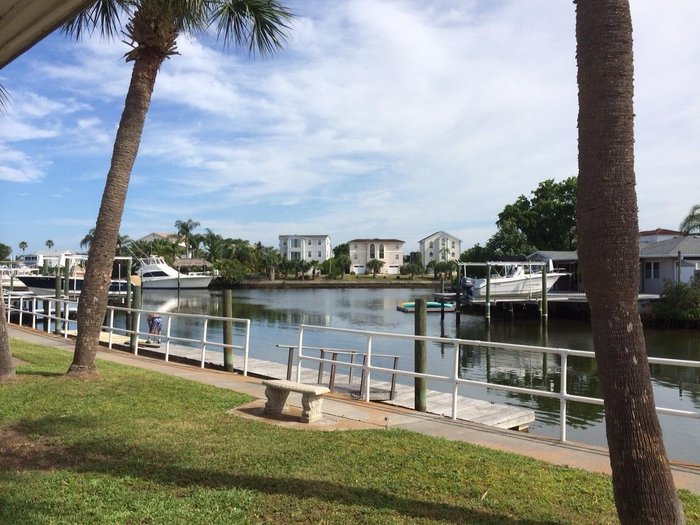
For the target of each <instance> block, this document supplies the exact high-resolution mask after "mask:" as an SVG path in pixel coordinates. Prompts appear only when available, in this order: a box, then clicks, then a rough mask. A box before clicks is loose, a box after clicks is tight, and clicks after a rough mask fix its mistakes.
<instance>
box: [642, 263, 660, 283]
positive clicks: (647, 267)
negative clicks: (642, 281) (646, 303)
mask: <svg viewBox="0 0 700 525" xmlns="http://www.w3.org/2000/svg"><path fill="white" fill-rule="evenodd" d="M644 277H645V278H647V279H658V278H659V263H658V262H646V263H644Z"/></svg>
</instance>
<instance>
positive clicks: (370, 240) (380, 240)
mask: <svg viewBox="0 0 700 525" xmlns="http://www.w3.org/2000/svg"><path fill="white" fill-rule="evenodd" d="M351 242H401V243H405V242H406V241H402V240H400V239H353V240H351V241H348V243H351Z"/></svg>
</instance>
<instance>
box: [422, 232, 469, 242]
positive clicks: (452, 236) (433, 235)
mask: <svg viewBox="0 0 700 525" xmlns="http://www.w3.org/2000/svg"><path fill="white" fill-rule="evenodd" d="M440 234H442V235H445V236H447V237H450V238H451V239H455V240H457V241H459V242H462V239H459V238H458V237H455V236H454V235H451V234H449V233H447V232H446V231H444V230H439V231H436V232H435V233H432V234H430V235H428V236H427V237H425V238H423V239H421V240H420V241H418V242H423V241H427V240H428V239H430V238H431V237H435V236H436V235H440Z"/></svg>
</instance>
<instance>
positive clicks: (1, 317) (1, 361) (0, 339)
mask: <svg viewBox="0 0 700 525" xmlns="http://www.w3.org/2000/svg"><path fill="white" fill-rule="evenodd" d="M15 378H16V376H15V364H14V362H13V360H12V352H11V350H10V336H9V335H8V333H7V318H6V317H5V299H4V298H3V295H2V287H1V286H0V383H2V382H3V381H12V380H14V379H15Z"/></svg>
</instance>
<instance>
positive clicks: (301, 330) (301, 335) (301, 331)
mask: <svg viewBox="0 0 700 525" xmlns="http://www.w3.org/2000/svg"><path fill="white" fill-rule="evenodd" d="M303 345H304V327H303V326H301V327H300V328H299V346H297V383H301V360H302V358H303V354H302V352H301V349H302V347H303Z"/></svg>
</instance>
